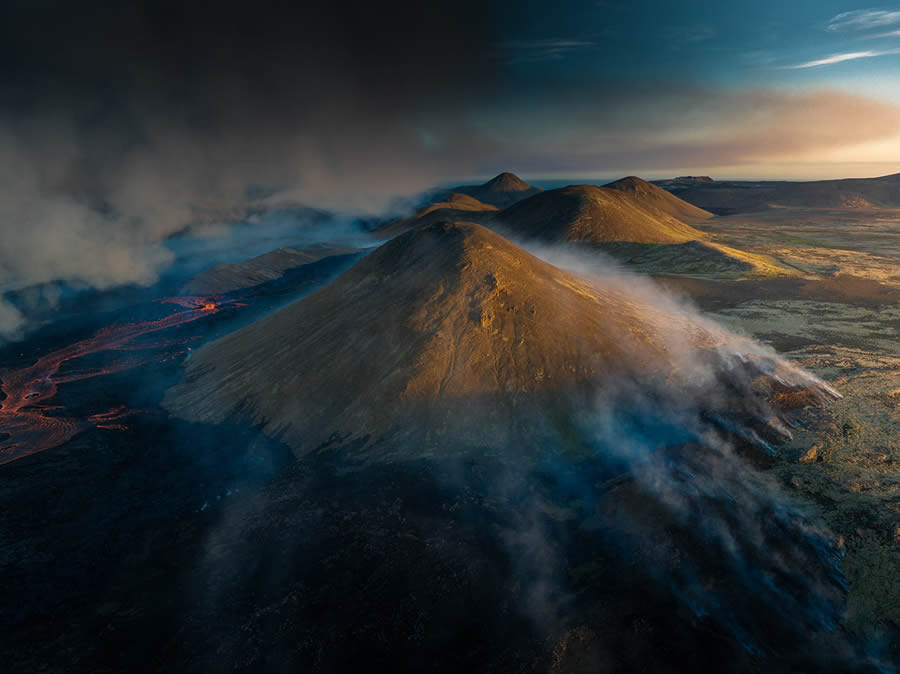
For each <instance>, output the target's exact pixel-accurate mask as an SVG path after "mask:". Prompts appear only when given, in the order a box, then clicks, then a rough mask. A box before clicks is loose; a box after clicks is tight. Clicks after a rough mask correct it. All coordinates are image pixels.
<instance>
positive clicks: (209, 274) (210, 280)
mask: <svg viewBox="0 0 900 674" xmlns="http://www.w3.org/2000/svg"><path fill="white" fill-rule="evenodd" d="M355 252H357V251H356V249H354V248H346V247H335V246H328V245H323V244H322V245H316V246H309V247H307V248H303V249H297V248H278V249H277V250H273V251H270V252H268V253H264V254H262V255H258V256H257V257H254V258H251V259H249V260H245V261H244V262H228V263H224V264H217V265H215V266H213V267H210V268H209V269H204V270H203V271H201V272H200V273H198V274H197V275H196V276H194V277H193V278H192V279H191V280H190V281H188V282H187V283H185V285H184V286H183V287H182V290H181V291H182V293H183V294H185V295H221V294H225V293H229V292H232V291H235V290H241V289H243V288H249V287H251V286H255V285H258V284H260V283H265V282H267V281H272V280H275V279H277V278H281V277H282V276H283V275H284V273H285V272H286V271H287V270H289V269H293V268H295V267H299V266H301V265H305V264H311V263H313V262H318V261H319V260H323V259H325V258H326V257H332V256H336V255H350V254H352V253H355Z"/></svg>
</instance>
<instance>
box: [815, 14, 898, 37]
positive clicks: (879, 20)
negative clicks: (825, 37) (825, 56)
mask: <svg viewBox="0 0 900 674" xmlns="http://www.w3.org/2000/svg"><path fill="white" fill-rule="evenodd" d="M895 24H900V11H891V10H885V9H855V10H853V11H850V12H842V13H841V14H838V15H837V16H834V17H832V19H831V20H830V21H829V22H828V25H827V26H826V27H825V29H826V30H828V31H830V32H832V33H839V32H843V31H861V30H871V29H873V28H883V27H884V26H893V25H895Z"/></svg>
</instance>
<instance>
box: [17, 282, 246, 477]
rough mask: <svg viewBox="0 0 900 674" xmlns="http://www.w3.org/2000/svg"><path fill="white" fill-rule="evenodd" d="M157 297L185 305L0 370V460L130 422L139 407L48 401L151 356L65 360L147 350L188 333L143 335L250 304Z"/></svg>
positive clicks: (104, 330)
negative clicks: (68, 368)
mask: <svg viewBox="0 0 900 674" xmlns="http://www.w3.org/2000/svg"><path fill="white" fill-rule="evenodd" d="M157 301H158V302H163V303H168V304H176V305H179V306H181V307H184V308H185V310H184V311H176V312H175V313H173V314H170V315H169V316H165V317H163V318H159V319H155V320H150V321H140V322H136V323H121V324H115V325H111V326H107V327H105V328H102V329H100V330H98V331H97V332H96V333H95V334H94V335H93V336H92V337H88V338H87V339H83V340H81V341H79V342H75V343H74V344H70V345H69V346H66V347H63V348H61V349H57V350H56V351H53V352H51V353H48V354H45V355H43V356H41V357H40V358H38V360H37V362H36V363H34V364H33V365H30V366H28V367H23V368H19V369H16V370H9V371H6V372H3V373H2V375H0V390H2V391H3V393H4V394H5V395H6V397H5V398H4V399H3V400H2V401H0V432H2V433H4V434H6V435H8V437H5V439H3V440H0V464H3V463H8V462H10V461H15V460H16V459H20V458H22V457H24V456H28V455H30V454H35V453H37V452H41V451H44V450H46V449H50V448H52V447H56V446H58V445H61V444H63V443H64V442H67V441H68V440H70V439H71V438H73V437H74V436H75V435H77V434H78V433H81V432H82V431H85V430H87V429H89V428H107V429H123V428H125V426H124V425H123V424H122V423H119V422H120V421H121V420H122V419H124V418H125V417H127V416H129V415H131V414H134V413H135V412H134V411H133V410H129V409H127V408H126V407H124V406H119V407H116V408H114V409H111V410H108V411H105V412H100V413H97V414H93V415H91V416H89V417H87V418H86V419H78V418H72V417H64V416H51V415H50V414H48V412H53V411H58V410H60V409H62V408H61V407H60V406H58V405H56V406H54V405H48V404H47V401H49V400H50V399H51V398H53V397H54V396H55V395H56V393H57V389H58V386H59V384H63V383H67V382H73V381H79V380H82V379H89V378H91V377H98V376H102V375H105V374H111V373H113V372H121V371H124V370H128V369H132V368H134V367H137V366H138V365H140V364H142V363H145V362H147V360H148V357H146V356H144V357H141V356H138V355H132V356H128V357H125V358H121V359H118V360H116V361H114V362H113V363H112V364H107V365H105V366H104V367H102V368H97V369H86V370H78V371H72V372H68V373H65V374H60V372H59V370H60V368H61V367H62V365H63V363H66V362H68V361H70V360H74V359H76V358H81V357H82V356H87V355H90V354H94V353H98V352H101V351H132V350H133V351H141V350H144V351H145V350H147V349H150V348H159V347H161V346H162V347H165V346H172V345H173V344H184V342H186V341H187V340H186V339H182V340H172V339H163V340H161V341H159V342H157V343H155V344H152V345H149V346H148V345H147V344H145V343H144V344H138V343H136V342H135V340H136V339H137V338H138V337H141V336H143V335H147V334H151V333H156V332H160V331H162V330H167V329H169V328H174V327H177V326H180V325H185V324H186V323H190V322H192V321H195V320H197V319H198V318H202V317H204V316H208V315H210V314H211V313H216V312H217V311H219V310H221V309H222V308H224V307H226V306H245V305H244V304H243V303H238V302H235V301H233V300H224V301H216V299H215V298H210V297H167V298H163V299H160V300H157ZM172 357H173V356H172V353H171V352H167V353H164V354H162V355H161V356H160V358H159V359H160V360H163V361H165V360H170V359H171V358H172ZM0 437H2V436H0Z"/></svg>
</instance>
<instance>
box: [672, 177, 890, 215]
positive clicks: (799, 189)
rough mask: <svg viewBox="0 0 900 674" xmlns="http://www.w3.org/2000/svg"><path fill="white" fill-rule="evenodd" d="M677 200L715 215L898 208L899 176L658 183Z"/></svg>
mask: <svg viewBox="0 0 900 674" xmlns="http://www.w3.org/2000/svg"><path fill="white" fill-rule="evenodd" d="M658 184H660V185H662V186H664V187H666V188H667V189H669V190H671V191H672V192H673V193H674V194H676V195H677V196H678V197H680V198H681V199H683V200H685V201H687V202H690V203H692V204H694V205H695V206H698V207H700V208H703V209H706V210H708V211H711V212H713V213H716V214H717V215H728V214H731V213H748V212H753V211H761V210H765V209H767V208H770V207H778V206H781V207H799V208H900V174H894V175H889V176H882V177H880V178H847V179H844V180H817V181H812V182H787V181H759V182H751V181H715V182H712V183H703V184H689V185H685V184H681V183H678V182H677V181H676V182H673V181H659V182H658Z"/></svg>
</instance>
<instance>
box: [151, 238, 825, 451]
mask: <svg viewBox="0 0 900 674" xmlns="http://www.w3.org/2000/svg"><path fill="white" fill-rule="evenodd" d="M741 348H746V349H749V350H750V351H749V352H750V353H752V351H753V348H754V347H753V346H752V345H750V344H749V342H746V340H740V339H739V338H736V337H734V336H732V335H729V334H728V333H726V332H724V331H722V330H720V329H718V328H716V327H715V326H712V325H711V324H706V323H702V322H700V323H698V318H697V317H696V316H694V315H692V314H686V313H683V312H679V311H678V310H677V308H676V307H675V306H674V305H672V306H668V307H666V306H664V305H661V306H655V305H654V304H653V303H651V302H650V301H649V299H647V298H641V297H638V296H635V295H633V294H629V293H628V292H627V291H626V290H625V289H624V288H623V287H618V286H616V285H608V286H603V285H598V284H596V283H594V282H592V281H590V280H586V279H584V278H580V277H578V276H575V275H572V274H570V273H568V272H565V271H563V270H561V269H558V268H556V267H554V266H552V265H550V264H548V263H546V262H543V261H541V260H540V259H538V258H536V257H534V256H532V255H530V254H529V253H526V252H525V251H523V250H522V249H520V248H518V247H517V246H515V245H513V244H511V243H510V242H508V241H507V240H505V239H504V238H502V237H501V236H499V235H498V234H496V233H494V232H492V231H490V230H488V229H486V228H484V227H482V226H480V225H476V224H473V223H450V224H448V223H438V224H433V225H428V226H425V227H421V228H418V229H415V230H412V231H410V232H407V233H405V234H403V235H401V236H398V237H397V238H395V239H393V240H392V241H390V242H388V243H386V244H384V245H383V246H381V247H380V248H379V249H377V250H376V251H375V252H373V253H372V254H371V255H369V256H368V257H367V258H365V259H363V260H362V261H360V262H359V263H357V264H356V265H355V266H354V267H353V268H351V269H350V270H349V271H347V272H345V273H344V274H343V275H342V276H340V277H339V278H338V279H337V280H336V281H334V282H333V283H331V284H330V285H329V286H327V287H325V288H324V289H322V290H320V291H319V292H317V293H314V294H313V295H311V296H309V297H307V298H305V299H303V300H301V301H299V302H297V303H295V304H293V305H291V306H289V307H287V308H285V309H283V310H281V311H279V312H277V313H276V314H273V315H271V316H269V317H267V318H265V319H263V320H260V321H258V322H257V323H255V324H253V325H250V326H248V327H246V328H244V329H242V330H239V331H237V332H235V333H233V334H231V335H228V336H226V337H224V338H222V339H220V340H218V341H216V342H213V343H211V344H208V345H206V346H204V347H202V348H200V349H198V350H196V351H195V352H194V354H193V355H192V357H191V358H190V360H189V361H188V362H187V366H186V370H187V371H186V376H185V379H184V382H183V383H182V384H180V385H178V386H176V387H175V388H173V389H172V390H170V391H169V393H168V394H167V396H166V400H165V405H166V407H167V408H168V409H170V410H171V411H172V412H173V413H175V414H178V415H179V416H183V417H186V418H188V419H192V420H198V421H212V422H220V421H223V420H225V419H226V418H228V417H230V416H231V415H232V414H233V413H238V414H239V415H243V416H244V417H245V418H246V419H248V420H251V421H253V422H255V423H257V424H260V425H262V427H263V428H264V429H265V430H266V431H267V432H269V433H271V434H274V435H278V436H280V437H282V438H283V439H284V440H285V441H286V442H287V443H288V444H289V445H291V446H292V447H293V448H294V450H295V452H297V453H298V454H299V455H302V454H305V453H308V452H310V451H312V450H315V449H317V448H321V447H324V446H334V445H337V444H346V443H349V442H351V441H359V442H361V443H362V444H363V446H364V447H365V448H366V449H365V453H366V456H368V457H376V456H379V455H380V454H381V453H382V452H388V453H395V452H409V451H414V452H418V453H420V454H426V455H427V454H429V453H431V452H440V451H450V450H449V448H450V447H451V446H452V447H453V448H454V450H453V451H455V450H456V449H459V448H466V447H469V448H471V447H482V448H484V447H492V448H498V447H504V446H508V445H510V444H511V443H515V444H516V445H517V446H518V447H520V448H521V450H522V452H523V454H528V453H529V452H531V453H536V452H539V451H540V447H542V446H543V445H544V444H545V443H546V442H547V441H548V439H549V440H553V439H558V438H559V437H561V436H567V437H568V436H569V435H570V433H569V430H568V429H569V426H570V425H571V421H570V417H571V416H572V415H573V414H574V409H575V408H577V407H579V406H581V405H588V406H591V405H593V404H594V403H593V400H594V398H595V396H597V395H601V394H602V395H608V396H613V395H616V394H618V393H620V392H621V391H622V390H626V389H628V387H632V386H634V384H633V382H635V381H641V382H644V383H643V384H642V385H644V386H646V387H648V391H649V390H650V389H651V388H652V387H654V386H656V387H659V388H660V390H665V391H672V390H679V387H681V388H696V387H698V386H699V387H703V386H710V387H711V388H712V392H711V393H710V392H705V393H704V396H705V397H706V398H708V401H707V402H705V403H704V404H705V409H706V411H707V412H708V413H709V414H710V415H714V416H716V417H717V418H718V417H725V416H728V417H729V418H734V417H735V415H739V416H741V418H746V419H750V420H752V423H751V424H750V426H748V427H747V428H744V427H743V426H740V424H737V426H739V427H740V428H739V433H743V434H744V435H745V436H747V437H765V436H766V434H767V433H768V434H769V435H770V436H773V435H774V436H777V435H778V434H779V433H782V432H783V427H781V426H780V425H779V424H777V423H776V424H774V425H773V424H772V423H771V421H772V417H773V414H772V413H771V411H770V410H768V408H766V407H765V404H764V401H763V400H762V398H761V394H760V393H759V392H758V391H751V385H754V386H757V388H758V387H759V384H758V382H757V383H754V380H755V379H756V378H758V377H760V376H763V375H766V376H767V377H768V379H769V380H773V378H776V377H781V379H782V380H783V379H784V376H782V375H781V374H778V373H779V372H781V370H783V369H784V367H785V366H784V365H783V364H778V363H776V362H775V360H774V359H773V358H771V357H768V356H759V357H755V356H745V355H744V353H743V352H741V351H740V349H741ZM786 376H788V377H794V378H795V379H796V380H797V381H792V382H790V383H789V384H787V387H788V388H789V389H791V390H793V389H792V388H791V387H794V388H796V389H797V390H807V389H810V390H812V391H813V393H812V394H811V395H812V397H813V398H816V397H827V395H828V394H827V393H826V392H825V389H823V388H819V385H818V384H817V383H816V381H815V380H814V379H813V378H811V377H808V376H806V375H802V374H800V373H796V372H792V373H790V374H789V375H786ZM720 379H722V380H724V381H725V382H726V383H725V384H724V385H722V384H721V383H720V381H719V380H720ZM710 382H712V384H711V383H710ZM779 390H780V389H779ZM601 392H604V393H601ZM707 394H708V395H707ZM675 397H676V398H677V396H675ZM729 423H731V422H729ZM754 425H755V426H759V425H762V426H763V428H762V430H760V429H759V428H755V426H754ZM407 441H409V442H407ZM567 442H569V444H573V445H578V444H579V443H580V440H578V439H577V438H571V437H569V439H568V440H567Z"/></svg>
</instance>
